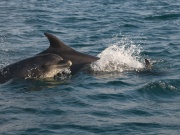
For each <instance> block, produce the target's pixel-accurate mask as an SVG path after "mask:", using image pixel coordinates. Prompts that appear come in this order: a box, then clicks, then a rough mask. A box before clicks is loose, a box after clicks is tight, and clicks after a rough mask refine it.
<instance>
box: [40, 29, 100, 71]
mask: <svg viewBox="0 0 180 135" xmlns="http://www.w3.org/2000/svg"><path fill="white" fill-rule="evenodd" d="M44 35H45V36H46V37H47V38H48V40H49V42H50V46H49V48H48V49H46V50H45V51H43V52H41V53H39V54H48V53H52V54H57V55H59V56H61V57H62V58H63V59H64V60H70V61H71V62H72V66H71V67H70V70H71V74H75V73H76V72H77V71H79V70H80V69H81V68H82V67H83V66H84V65H86V64H90V63H92V62H94V61H97V60H98V59H99V58H98V57H95V56H91V55H88V54H84V53H80V52H78V51H76V50H74V49H72V48H71V47H69V46H67V45H66V44H64V43H63V42H62V41H60V40H59V39H58V38H57V37H56V36H54V35H52V34H49V33H44ZM39 54H38V55H39Z"/></svg>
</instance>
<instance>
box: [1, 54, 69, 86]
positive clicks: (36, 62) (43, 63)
mask: <svg viewBox="0 0 180 135" xmlns="http://www.w3.org/2000/svg"><path fill="white" fill-rule="evenodd" d="M71 65H72V63H71V61H65V60H63V59H62V58H61V57H60V56H59V55H56V54H42V55H36V56H34V57H30V58H27V59H24V60H21V61H19V62H16V63H13V64H11V65H8V66H6V67H4V68H2V69H0V83H5V82H7V81H8V80H11V79H13V78H20V79H21V78H23V79H24V78H25V79H26V78H48V77H54V76H55V75H56V74H57V73H59V72H61V71H62V70H63V69H65V68H68V67H70V66H71Z"/></svg>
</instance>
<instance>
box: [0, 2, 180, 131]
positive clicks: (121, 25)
mask: <svg viewBox="0 0 180 135" xmlns="http://www.w3.org/2000/svg"><path fill="white" fill-rule="evenodd" d="M179 9H180V2H179V1H177V0H166V1H160V0H151V1H148V0H125V1H118V0H98V1H95V0H91V1H87V0H84V1H80V0H76V1H71V0H66V1H65V0H54V1H48V0H39V1H38V0H29V1H23V0H16V1H12V0H1V1H0V58H1V59H0V67H4V66H5V65H8V64H10V63H13V62H15V61H18V60H21V59H24V58H27V57H30V56H33V55H35V54H37V53H39V52H41V51H43V50H45V49H46V48H47V47H48V46H49V43H48V40H47V39H46V37H45V36H44V35H43V33H44V32H50V33H52V34H54V35H56V36H57V37H59V38H60V39H61V40H62V41H63V42H65V43H66V44H68V45H70V46H71V47H73V48H74V49H76V50H78V51H80V52H84V53H87V54H91V55H95V56H96V55H97V56H99V57H101V59H100V60H99V61H97V62H96V63H93V64H92V65H90V72H89V68H88V69H85V71H81V72H79V73H78V74H76V75H74V76H71V77H69V78H66V79H63V80H53V79H45V80H37V81H32V80H31V81H29V80H13V81H10V82H8V83H6V84H2V85H0V134H7V135H8V134H51V135H52V134H58V135H59V134H63V135H64V134H103V135H105V134H138V135H139V134H167V135H169V134H177V135H178V134H179V132H180V54H179V50H180V38H179V37H180V10H179ZM144 58H148V59H149V60H150V61H151V62H152V64H153V69H152V70H145V69H144Z"/></svg>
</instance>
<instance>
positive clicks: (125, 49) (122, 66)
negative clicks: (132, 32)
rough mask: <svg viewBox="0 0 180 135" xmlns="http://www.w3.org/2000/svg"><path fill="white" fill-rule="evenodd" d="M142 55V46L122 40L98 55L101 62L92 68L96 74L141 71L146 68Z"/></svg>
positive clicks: (93, 64) (95, 63)
mask: <svg viewBox="0 0 180 135" xmlns="http://www.w3.org/2000/svg"><path fill="white" fill-rule="evenodd" d="M140 53H141V47H140V45H134V43H133V42H132V41H131V40H129V39H127V38H122V39H121V40H120V41H118V42H115V43H114V44H112V45H111V46H109V47H108V48H106V49H105V50H104V51H102V52H101V53H100V54H99V55H98V57H99V58H100V60H98V61H96V62H94V63H92V64H91V65H90V68H91V70H92V71H94V72H123V71H130V70H139V69H142V68H144V64H143V63H142V62H141V59H142V58H141V56H140Z"/></svg>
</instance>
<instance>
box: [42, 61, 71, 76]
mask: <svg viewBox="0 0 180 135" xmlns="http://www.w3.org/2000/svg"><path fill="white" fill-rule="evenodd" d="M71 65H72V62H71V61H65V60H60V61H59V62H57V63H56V64H51V65H42V71H43V74H42V75H41V77H43V78H50V77H54V76H55V75H57V74H58V73H61V72H62V71H63V70H64V69H67V68H69V67H70V66H71Z"/></svg>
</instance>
